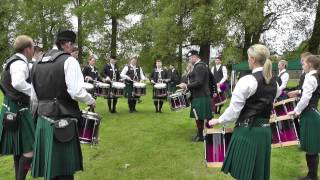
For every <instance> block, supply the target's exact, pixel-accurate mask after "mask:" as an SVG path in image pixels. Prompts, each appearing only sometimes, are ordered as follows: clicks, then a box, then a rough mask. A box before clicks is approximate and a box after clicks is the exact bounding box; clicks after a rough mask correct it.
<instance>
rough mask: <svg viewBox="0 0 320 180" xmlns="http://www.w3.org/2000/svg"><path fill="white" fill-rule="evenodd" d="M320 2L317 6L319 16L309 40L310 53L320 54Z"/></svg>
mask: <svg viewBox="0 0 320 180" xmlns="http://www.w3.org/2000/svg"><path fill="white" fill-rule="evenodd" d="M319 3H320V2H318V5H317V14H316V19H315V22H314V26H313V31H312V35H311V38H310V40H309V52H311V53H313V54H318V50H319V43H320V4H319Z"/></svg>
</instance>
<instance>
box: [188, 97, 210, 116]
mask: <svg viewBox="0 0 320 180" xmlns="http://www.w3.org/2000/svg"><path fill="white" fill-rule="evenodd" d="M190 117H191V118H196V119H197V120H205V119H206V120H209V119H211V118H212V111H211V101H210V97H209V96H203V97H197V98H193V99H192V101H191V109H190Z"/></svg>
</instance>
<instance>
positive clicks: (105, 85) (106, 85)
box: [96, 82, 110, 88]
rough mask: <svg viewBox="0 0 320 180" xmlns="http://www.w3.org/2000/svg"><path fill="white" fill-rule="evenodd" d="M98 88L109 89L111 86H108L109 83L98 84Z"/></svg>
mask: <svg viewBox="0 0 320 180" xmlns="http://www.w3.org/2000/svg"><path fill="white" fill-rule="evenodd" d="M96 86H97V87H100V88H109V87H110V85H109V84H107V83H102V82H98V83H97V84H96Z"/></svg>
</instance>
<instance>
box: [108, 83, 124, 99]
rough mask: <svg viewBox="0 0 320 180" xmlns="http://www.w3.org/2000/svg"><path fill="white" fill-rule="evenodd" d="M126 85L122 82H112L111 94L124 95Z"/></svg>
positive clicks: (115, 95) (114, 95)
mask: <svg viewBox="0 0 320 180" xmlns="http://www.w3.org/2000/svg"><path fill="white" fill-rule="evenodd" d="M125 87H126V85H125V84H124V83H122V82H112V88H111V96H113V97H122V96H123V95H124V89H125Z"/></svg>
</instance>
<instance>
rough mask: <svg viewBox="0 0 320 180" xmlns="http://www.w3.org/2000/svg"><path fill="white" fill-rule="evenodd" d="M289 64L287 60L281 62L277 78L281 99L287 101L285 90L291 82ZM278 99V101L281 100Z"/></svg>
mask: <svg viewBox="0 0 320 180" xmlns="http://www.w3.org/2000/svg"><path fill="white" fill-rule="evenodd" d="M287 67H288V62H287V61H286V60H280V61H279V63H278V69H279V74H278V76H277V83H278V85H279V88H280V91H281V95H280V97H279V98H280V99H286V98H287V97H286V94H285V92H284V90H285V89H286V87H287V84H288V81H289V73H288V72H287ZM279 98H278V99H279Z"/></svg>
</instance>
